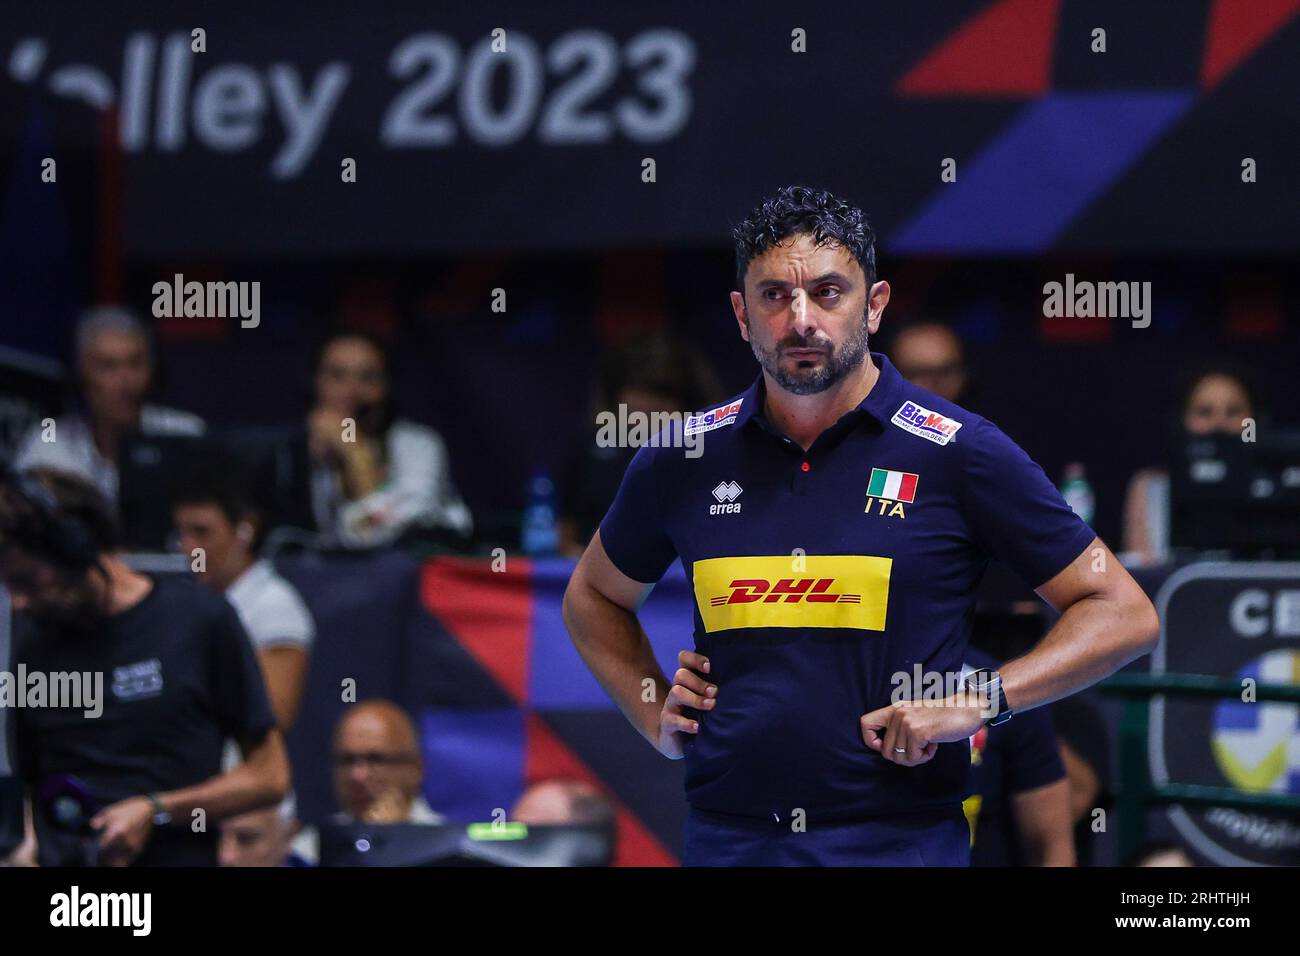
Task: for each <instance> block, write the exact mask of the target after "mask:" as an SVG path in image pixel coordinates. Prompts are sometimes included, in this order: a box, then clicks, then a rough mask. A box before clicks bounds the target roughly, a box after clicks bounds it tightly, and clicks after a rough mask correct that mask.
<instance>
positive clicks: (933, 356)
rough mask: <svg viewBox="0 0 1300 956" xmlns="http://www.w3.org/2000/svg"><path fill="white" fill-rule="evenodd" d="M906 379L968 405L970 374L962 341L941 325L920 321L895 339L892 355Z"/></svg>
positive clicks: (902, 329)
mask: <svg viewBox="0 0 1300 956" xmlns="http://www.w3.org/2000/svg"><path fill="white" fill-rule="evenodd" d="M889 356H890V358H891V359H892V360H893V363H894V367H895V368H897V369H898V371H899V373H900V374H901V375H902V376H903V378H905V379H907V380H908V381H909V382H911V383H912V384H914V385H919V386H921V388H924V389H926V390H927V391H931V392H934V394H936V395H938V396H939V397H940V398H946V399H947V400H948V401H950V402H956V403H958V404H959V405H965V404H967V394H966V392H967V384H968V374H967V369H966V354H965V350H964V349H963V348H962V344H961V339H959V338H957V333H955V332H954V331H953V330H952V329H950V328H949V327H948V326H946V325H944V324H943V323H941V322H933V321H930V320H919V321H916V322H912V323H909V324H908V325H905V326H903V327H902V328H901V329H899V331H898V332H897V333H896V334H895V335H894V342H893V348H892V349H891V350H890V352H889Z"/></svg>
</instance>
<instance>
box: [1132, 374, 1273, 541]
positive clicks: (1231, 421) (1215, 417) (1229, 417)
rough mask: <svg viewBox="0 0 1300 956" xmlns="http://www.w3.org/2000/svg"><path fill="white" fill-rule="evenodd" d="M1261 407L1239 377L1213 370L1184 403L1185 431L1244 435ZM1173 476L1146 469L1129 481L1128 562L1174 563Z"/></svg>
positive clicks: (1194, 382) (1197, 380)
mask: <svg viewBox="0 0 1300 956" xmlns="http://www.w3.org/2000/svg"><path fill="white" fill-rule="evenodd" d="M1257 407H1258V403H1257V402H1256V400H1255V395H1254V392H1253V390H1252V389H1251V387H1250V385H1248V384H1247V383H1246V381H1245V379H1244V378H1243V377H1242V376H1241V375H1240V374H1238V373H1236V372H1232V371H1229V370H1227V369H1222V368H1211V369H1207V370H1203V371H1200V372H1198V373H1196V374H1194V375H1193V376H1192V378H1191V379H1190V381H1189V384H1188V386H1187V388H1186V390H1185V391H1184V393H1183V400H1182V421H1181V425H1182V430H1183V432H1184V433H1186V434H1188V435H1213V434H1222V435H1232V436H1237V437H1240V436H1241V434H1242V420H1243V419H1246V418H1252V417H1254V416H1255V415H1256V412H1257ZM1169 513H1170V506H1169V473H1168V471H1166V470H1165V469H1163V468H1144V469H1142V470H1141V471H1139V472H1137V473H1136V474H1135V475H1134V476H1133V478H1132V479H1131V480H1130V481H1129V487H1128V494H1127V496H1126V498H1125V502H1124V553H1123V556H1124V559H1125V561H1131V562H1133V563H1140V564H1160V563H1164V562H1166V561H1168V560H1169V557H1170V550H1169Z"/></svg>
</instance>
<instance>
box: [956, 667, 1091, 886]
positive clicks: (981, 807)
mask: <svg viewBox="0 0 1300 956" xmlns="http://www.w3.org/2000/svg"><path fill="white" fill-rule="evenodd" d="M966 660H967V663H966V665H965V666H964V667H963V670H962V676H963V678H965V676H966V675H967V674H969V673H970V672H971V671H973V670H978V669H980V668H991V669H996V668H997V667H998V662H997V659H996V658H993V657H989V656H988V655H986V654H983V653H981V652H979V651H977V650H975V649H974V648H970V649H968V652H967V655H966ZM970 744H971V754H970V759H971V787H972V795H971V796H969V797H967V798H966V800H965V801H964V802H963V808H964V809H965V811H966V820H967V822H968V823H969V824H970V832H971V866H1074V864H1075V854H1074V837H1073V835H1072V832H1071V831H1072V819H1071V816H1070V789H1069V783H1068V782H1067V780H1066V775H1065V767H1064V765H1063V764H1062V762H1061V755H1060V753H1059V751H1058V749H1057V741H1056V735H1055V732H1054V730H1053V727H1052V717H1051V713H1050V712H1049V711H1048V709H1047V708H1046V707H1039V708H1036V709H1035V710H1029V711H1025V712H1024V713H1020V714H1016V716H1015V717H1013V718H1012V719H1011V720H1009V721H1007V722H1006V723H1005V724H1000V725H999V726H997V727H989V726H987V725H986V726H984V727H981V728H980V729H979V730H978V731H977V732H976V733H975V734H974V735H973V736H972V737H971V740H970Z"/></svg>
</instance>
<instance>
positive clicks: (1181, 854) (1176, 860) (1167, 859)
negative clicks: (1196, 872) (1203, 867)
mask: <svg viewBox="0 0 1300 956" xmlns="http://www.w3.org/2000/svg"><path fill="white" fill-rule="evenodd" d="M1195 865H1196V861H1195V860H1194V859H1192V855H1191V854H1190V853H1188V852H1187V850H1185V849H1184V848H1183V847H1181V846H1179V845H1178V844H1177V843H1174V842H1173V841H1171V840H1152V841H1151V842H1150V843H1147V844H1146V845H1144V846H1143V847H1142V848H1141V849H1139V850H1138V851H1137V853H1136V854H1134V856H1133V862H1132V863H1131V864H1130V866H1195Z"/></svg>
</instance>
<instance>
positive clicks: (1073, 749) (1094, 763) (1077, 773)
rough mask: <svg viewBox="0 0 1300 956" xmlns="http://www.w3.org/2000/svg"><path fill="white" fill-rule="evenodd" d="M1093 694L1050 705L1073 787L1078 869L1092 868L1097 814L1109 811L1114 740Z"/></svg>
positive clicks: (1067, 774) (1088, 692)
mask: <svg viewBox="0 0 1300 956" xmlns="http://www.w3.org/2000/svg"><path fill="white" fill-rule="evenodd" d="M1090 697H1091V692H1090V691H1087V690H1085V691H1083V692H1081V693H1078V694H1071V695H1070V696H1069V697H1064V698H1062V699H1061V700H1058V701H1056V702H1054V703H1053V704H1052V705H1051V711H1052V723H1053V724H1054V726H1055V727H1056V736H1057V743H1058V744H1059V745H1060V748H1061V759H1062V760H1063V761H1064V762H1065V775H1066V778H1067V779H1068V780H1069V784H1070V823H1071V826H1072V827H1073V828H1074V851H1075V856H1076V858H1077V859H1078V863H1079V866H1092V864H1093V859H1094V855H1093V844H1094V842H1095V840H1096V833H1095V832H1094V831H1093V829H1092V827H1093V823H1094V822H1095V811H1096V810H1099V809H1100V810H1107V811H1109V809H1110V807H1111V803H1112V795H1111V789H1110V784H1109V779H1110V755H1111V749H1112V748H1111V740H1110V734H1109V732H1108V731H1107V729H1106V721H1105V720H1104V719H1103V718H1102V715H1101V712H1100V711H1099V710H1098V709H1097V707H1096V706H1095V705H1094V704H1093V703H1092V701H1091V700H1090Z"/></svg>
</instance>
